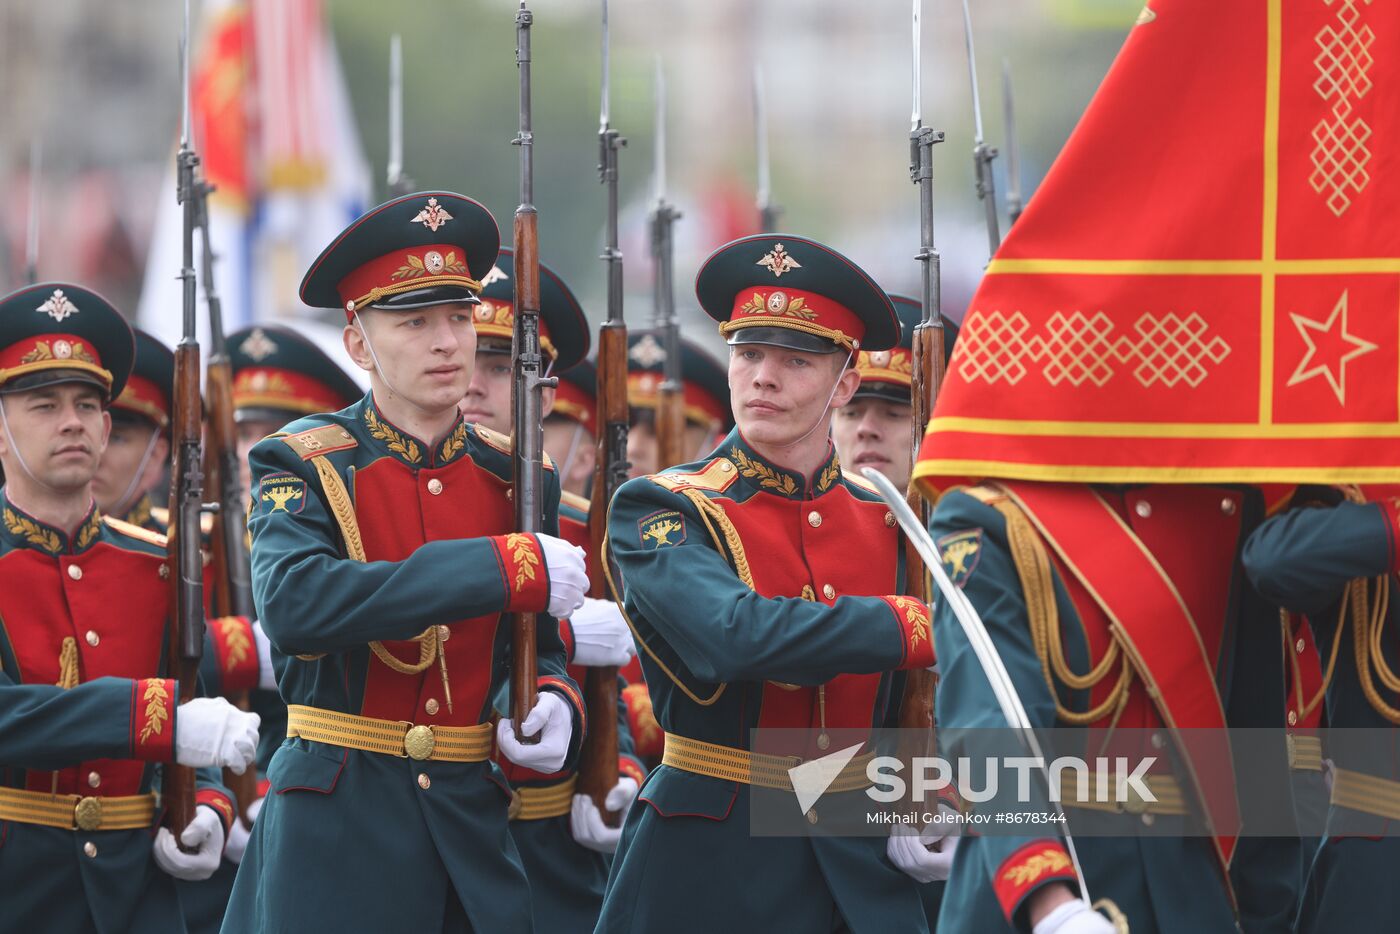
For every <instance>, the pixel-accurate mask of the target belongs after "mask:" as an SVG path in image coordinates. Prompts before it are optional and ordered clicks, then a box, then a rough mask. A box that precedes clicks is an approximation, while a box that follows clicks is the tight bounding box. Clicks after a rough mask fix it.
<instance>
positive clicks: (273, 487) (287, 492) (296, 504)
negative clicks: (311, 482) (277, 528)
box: [258, 473, 306, 515]
mask: <svg viewBox="0 0 1400 934" xmlns="http://www.w3.org/2000/svg"><path fill="white" fill-rule="evenodd" d="M258 500H259V503H260V506H261V508H262V510H263V512H264V513H266V514H269V515H270V514H272V513H274V512H285V513H290V514H292V515H296V514H297V513H299V512H301V511H302V510H303V509H305V508H306V481H305V480H303V479H302V478H301V477H298V476H296V475H294V474H289V473H278V474H271V475H269V476H266V477H263V478H262V481H261V482H260V483H259V484H258Z"/></svg>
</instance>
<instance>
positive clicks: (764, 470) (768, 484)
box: [729, 447, 797, 496]
mask: <svg viewBox="0 0 1400 934" xmlns="http://www.w3.org/2000/svg"><path fill="white" fill-rule="evenodd" d="M729 451H730V455H731V456H732V457H733V459H734V464H735V466H737V467H738V468H739V473H741V474H743V475H744V476H745V477H747V478H749V479H750V480H757V481H758V485H759V487H761V488H762V489H765V490H777V491H778V492H779V493H783V494H785V495H787V496H792V495H794V494H796V493H797V481H796V480H794V479H793V478H792V476H791V475H790V474H785V473H781V472H779V471H776V470H774V469H773V468H772V467H769V466H768V465H767V464H764V463H761V462H759V461H756V460H754V459H753V458H751V457H749V456H748V455H747V454H745V453H744V452H743V451H742V450H740V449H739V448H738V447H732V448H730V449H729Z"/></svg>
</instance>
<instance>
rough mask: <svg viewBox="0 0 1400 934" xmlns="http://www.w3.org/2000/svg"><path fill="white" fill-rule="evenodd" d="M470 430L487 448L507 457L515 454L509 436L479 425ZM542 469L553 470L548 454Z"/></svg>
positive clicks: (552, 462)
mask: <svg viewBox="0 0 1400 934" xmlns="http://www.w3.org/2000/svg"><path fill="white" fill-rule="evenodd" d="M472 428H473V429H474V430H475V431H476V436H477V437H478V438H480V439H481V440H482V441H484V442H486V446H487V447H491V448H495V449H496V450H497V451H500V452H501V453H502V454H504V455H506V456H507V457H509V456H510V455H512V454H514V453H515V445H514V444H513V443H512V441H511V437H510V435H503V434H501V433H500V432H499V431H496V430H495V429H493V428H487V427H486V426H485V425H480V424H477V425H473V426H472ZM544 469H545V470H553V469H554V461H552V460H550V458H549V455H548V454H545V455H544Z"/></svg>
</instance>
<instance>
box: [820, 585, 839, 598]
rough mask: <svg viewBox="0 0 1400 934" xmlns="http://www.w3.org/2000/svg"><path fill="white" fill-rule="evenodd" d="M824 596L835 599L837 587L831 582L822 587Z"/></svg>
mask: <svg viewBox="0 0 1400 934" xmlns="http://www.w3.org/2000/svg"><path fill="white" fill-rule="evenodd" d="M822 596H823V597H826V598H827V599H828V600H835V599H836V588H835V587H833V586H831V585H830V584H827V585H826V586H824V587H823V588H822Z"/></svg>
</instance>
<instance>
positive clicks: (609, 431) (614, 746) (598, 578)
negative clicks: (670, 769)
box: [579, 321, 628, 827]
mask: <svg viewBox="0 0 1400 934" xmlns="http://www.w3.org/2000/svg"><path fill="white" fill-rule="evenodd" d="M627 421H628V410H627V327H626V325H624V324H623V323H622V322H621V321H617V322H612V321H609V322H607V323H605V324H604V325H603V326H602V328H601V329H600V330H599V332H598V425H599V435H598V458H597V467H596V468H595V470H594V474H593V499H592V501H591V502H590V503H589V506H588V540H589V549H588V553H589V557H590V559H591V560H590V564H594V562H596V566H591V567H589V569H588V575H589V596H590V597H595V598H597V599H599V600H608V599H611V597H610V595H609V594H608V585H607V580H606V579H605V577H604V575H603V573H602V566H603V562H605V561H607V560H608V555H607V551H606V549H605V547H604V543H605V541H606V539H607V533H608V528H607V523H608V504H609V502H610V501H611V500H612V495H613V493H615V492H617V488H618V487H619V486H621V485H622V481H624V480H626V479H627ZM583 695H584V702H585V704H586V705H587V707H588V735H587V736H586V737H584V741H583V749H582V752H581V753H580V756H579V793H580V794H586V795H588V796H589V797H590V798H592V799H593V803H594V804H596V805H597V807H598V813H599V814H601V815H602V817H603V821H604V822H605V823H607V824H608V825H609V826H611V827H616V826H617V825H618V823H619V822H620V821H621V819H622V815H621V814H620V813H619V812H616V811H609V810H608V809H607V806H606V803H605V799H606V798H607V796H608V792H610V791H612V789H613V787H614V786H615V785H617V777H618V775H617V759H618V738H617V668H616V667H615V666H606V667H598V668H589V669H587V674H586V675H585V676H584V685H583Z"/></svg>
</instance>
